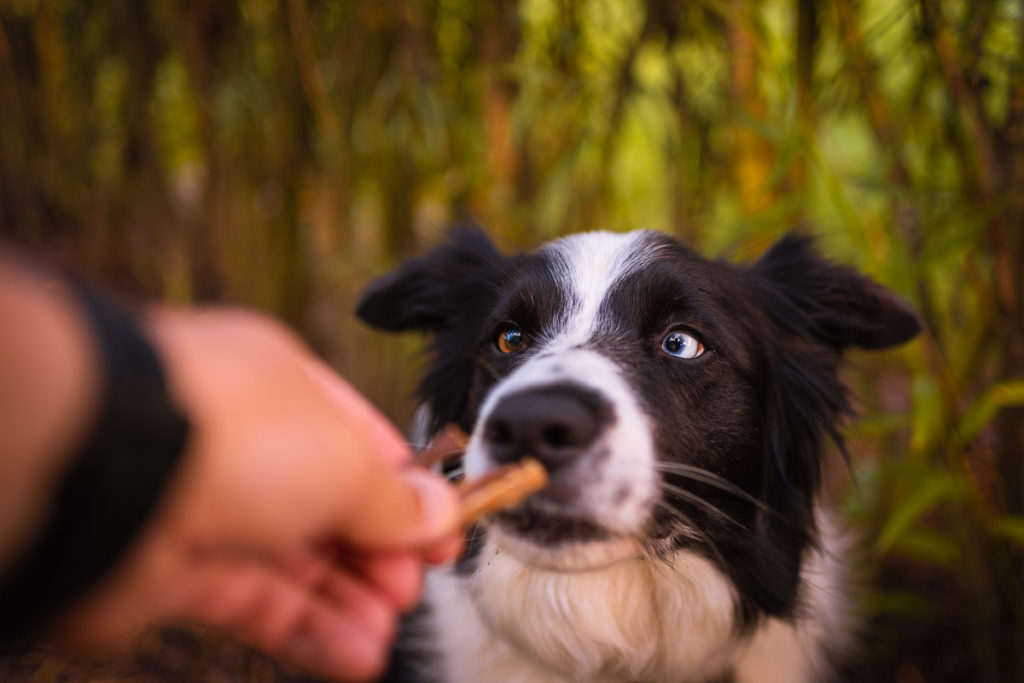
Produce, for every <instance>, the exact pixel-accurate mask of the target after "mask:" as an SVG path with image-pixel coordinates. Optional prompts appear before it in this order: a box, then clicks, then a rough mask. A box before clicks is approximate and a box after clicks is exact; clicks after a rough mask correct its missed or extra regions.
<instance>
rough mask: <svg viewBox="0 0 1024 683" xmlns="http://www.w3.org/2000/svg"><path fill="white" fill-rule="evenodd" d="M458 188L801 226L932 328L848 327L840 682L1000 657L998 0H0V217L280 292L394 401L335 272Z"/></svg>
mask: <svg viewBox="0 0 1024 683" xmlns="http://www.w3.org/2000/svg"><path fill="white" fill-rule="evenodd" d="M467 214H470V215H472V216H474V217H476V219H478V220H479V221H480V222H481V223H482V224H484V225H485V226H487V228H488V231H489V232H490V234H491V235H493V237H494V238H495V239H496V240H497V241H498V242H499V244H501V245H502V246H504V247H505V248H507V249H524V248H531V247H533V246H535V245H536V244H538V243H539V242H540V241H542V240H545V239H548V238H550V237H553V236H556V235H559V234H562V233H565V232H570V231H576V230H586V229H594V228H602V229H615V230H618V229H632V228H636V227H647V228H654V229H658V230H663V231H667V232H670V233H674V234H676V235H678V236H679V237H680V238H682V239H683V240H685V241H686V242H688V243H690V244H692V245H693V246H695V247H696V248H698V249H700V250H703V251H704V252H705V253H709V254H715V255H723V256H728V257H730V258H738V259H752V258H754V257H756V255H757V254H758V253H760V252H761V251H762V250H763V249H764V248H765V247H766V246H767V245H768V244H769V243H770V241H771V240H772V239H773V238H775V237H776V236H777V235H779V234H780V233H782V232H783V231H785V230H787V229H790V228H791V227H793V226H798V225H800V226H805V227H806V228H807V229H810V230H812V231H813V232H814V233H816V234H817V235H819V236H820V240H821V242H822V245H823V248H824V250H825V251H826V252H827V253H829V254H830V255H832V256H834V257H835V258H836V259H838V260H842V261H845V262H848V263H851V264H853V265H856V266H857V267H859V268H861V269H863V270H864V271H866V272H868V273H870V274H871V275H873V276H874V277H875V278H877V279H878V280H880V281H881V282H884V283H886V284H887V285H889V286H891V287H892V288H893V289H895V290H896V291H898V292H900V293H901V294H902V295H904V296H906V297H907V298H909V299H910V300H911V301H913V302H914V303H915V305H916V306H917V307H918V308H919V310H920V311H921V313H922V315H923V317H924V319H925V321H926V323H927V326H928V332H927V333H926V334H925V335H923V337H922V338H921V339H920V340H919V341H916V342H915V343H913V344H911V345H909V346H907V347H906V348H904V349H901V350H899V351H895V352H891V353H887V354H883V355H880V356H869V355H867V354H863V355H855V356H854V358H853V361H854V362H853V370H851V372H850V373H849V381H850V383H851V384H852V385H853V386H854V387H855V389H856V392H857V395H858V396H859V397H860V401H861V406H860V408H861V413H862V419H861V420H859V421H858V422H856V423H855V424H854V425H852V427H851V429H850V430H849V434H850V440H851V451H852V453H853V455H854V471H855V472H856V473H857V474H856V475H855V479H856V481H855V482H854V483H853V485H852V486H851V485H850V476H849V474H848V473H847V472H846V471H842V470H840V471H837V472H836V474H835V476H834V480H835V481H834V482H832V484H833V486H832V488H833V489H835V490H836V491H837V492H838V495H839V496H841V498H842V499H843V500H845V501H846V512H847V514H848V517H849V519H850V520H852V521H853V522H854V523H855V525H856V526H857V528H858V533H859V534H860V535H861V536H862V537H863V538H864V539H866V540H865V544H864V545H865V557H866V566H865V567H864V572H865V573H866V577H867V578H868V579H869V580H868V582H867V583H868V585H870V586H872V588H871V589H870V590H869V591H868V593H867V595H866V596H865V609H866V612H867V619H868V622H867V628H866V629H865V638H864V642H865V649H864V652H863V653H862V656H861V657H859V664H857V665H856V666H855V667H854V668H852V669H851V670H850V671H849V672H848V674H849V677H850V678H851V680H862V681H867V680H872V681H874V680H895V681H907V682H913V681H1020V680H1024V650H1022V648H1021V647H1020V645H1021V643H1024V589H1022V582H1021V571H1022V567H1024V562H1022V555H1024V516H1022V515H1024V302H1022V287H1021V284H1022V277H1021V272H1022V269H1024V2H1021V1H1020V0H857V1H854V0H834V1H833V2H815V1H814V0H760V1H756V0H755V1H742V0H694V1H693V2H672V1H671V0H582V1H580V2H572V1H570V0H520V1H519V2H515V1H513V0H489V1H487V2H476V1H475V0H374V1H369V0H363V1H355V0H353V1H348V2H326V1H319V2H318V1H314V0H222V1H221V0H186V1H184V2H182V1H176V0H153V1H151V2H145V3H141V2H136V1H135V0H111V2H107V3H88V2H76V1H74V0H6V1H4V2H0V229H2V234H3V236H4V237H5V238H6V239H7V240H8V241H13V242H16V243H20V244H23V245H28V246H29V247H30V248H32V249H35V250H41V251H44V252H45V253H47V254H48V255H49V256H50V258H53V259H56V260H58V261H60V262H62V263H64V264H65V265H67V266H69V267H71V268H72V269H74V270H76V271H78V272H81V273H84V274H86V275H87V276H88V277H90V278H92V279H94V280H97V281H100V282H103V283H106V284H108V285H110V286H111V287H114V288H116V289H118V290H120V291H123V292H132V293H134V294H135V295H137V296H145V297H147V298H159V299H163V300H165V301H169V302H174V303H183V302H191V301H222V302H224V301H226V302H237V303H244V304H248V305H254V306H258V307H260V308H263V309H265V310H269V311H271V312H273V313H275V314H278V315H280V316H283V317H284V318H286V319H287V320H289V321H290V322H291V323H293V324H294V325H295V326H296V327H298V328H299V329H300V330H301V331H302V332H303V333H304V334H305V335H306V336H307V338H308V339H309V340H310V341H311V343H312V344H313V345H314V346H315V347H316V348H317V349H318V350H319V351H320V352H321V353H322V354H323V355H324V356H325V357H326V358H327V359H328V360H329V361H330V362H331V363H333V364H334V365H335V366H336V367H338V368H339V369H340V370H341V371H342V372H343V373H344V374H345V375H346V376H348V377H349V378H350V379H352V381H353V382H354V383H355V384H356V385H357V386H358V387H360V388H361V389H362V390H363V391H365V392H366V393H368V394H369V395H370V396H371V397H372V398H373V399H374V400H375V401H377V402H378V404H380V405H381V406H383V407H384V409H385V410H386V411H388V412H389V414H391V415H392V416H393V417H394V418H395V419H396V420H398V421H400V422H402V421H405V420H407V419H408V415H409V395H410V392H411V388H412V386H413V382H414V377H415V373H416V369H417V366H416V361H415V360H414V359H415V350H416V349H417V348H418V344H419V342H418V341H416V340H412V339H397V340H396V339H388V338H384V337H380V336H376V335H372V334H371V333H369V332H368V331H366V330H364V329H362V328H360V327H359V326H358V325H357V324H356V323H354V321H353V320H352V319H351V316H350V310H351V303H352V300H353V297H354V296H355V295H356V293H357V292H358V290H359V288H360V287H361V286H362V285H363V284H365V282H366V281H367V280H368V279H369V278H370V277H372V276H374V275H377V274H380V273H381V272H383V271H384V270H385V269H387V268H388V267H390V266H393V265H394V264H395V263H396V262H397V260H398V259H400V258H402V257H405V256H407V255H409V254H412V253H414V252H415V251H417V250H419V249H421V248H423V247H425V246H428V245H430V244H433V243H436V242H437V241H438V240H440V239H442V237H443V231H444V229H445V227H446V226H447V225H448V224H449V223H450V222H452V221H453V220H458V219H460V218H461V217H463V216H465V215H467Z"/></svg>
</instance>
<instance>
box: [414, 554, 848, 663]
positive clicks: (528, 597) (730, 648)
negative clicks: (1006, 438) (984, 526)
mask: <svg viewBox="0 0 1024 683" xmlns="http://www.w3.org/2000/svg"><path fill="white" fill-rule="evenodd" d="M826 542H827V543H833V544H834V543H835V538H829V539H826ZM833 562H835V558H834V557H832V558H831V559H829V551H826V552H825V554H818V553H812V554H811V555H810V556H809V557H808V559H807V561H806V562H805V565H806V568H807V572H808V580H807V583H806V585H805V587H804V590H805V602H806V604H805V609H804V611H803V613H802V615H801V617H800V618H799V619H798V620H797V621H796V622H795V623H786V622H783V621H779V620H777V619H769V620H766V621H765V622H763V623H761V624H760V625H759V626H757V627H756V629H755V630H754V631H753V633H750V634H746V635H741V634H739V633H738V632H737V630H736V629H735V628H734V626H735V625H734V622H733V619H734V615H735V599H736V596H735V594H734V591H733V589H732V585H731V583H730V582H729V581H728V580H727V579H726V578H725V577H724V576H722V575H721V573H720V572H719V571H718V570H717V569H716V568H715V567H714V566H713V565H712V564H711V563H710V562H708V561H707V560H705V559H704V558H702V557H700V556H698V555H696V554H693V553H690V552H685V551H684V552H679V553H677V554H676V555H675V556H674V557H672V558H671V559H670V560H657V559H646V558H645V559H630V560H625V561H622V562H618V563H615V564H612V565H610V566H606V567H603V568H600V569H596V570H592V571H583V572H557V571H547V570H543V569H537V568H535V567H531V566H529V565H526V564H524V563H522V562H520V561H519V560H517V559H516V558H515V557H513V556H511V555H509V554H508V553H507V552H505V551H504V549H503V548H502V546H501V545H500V544H499V543H498V542H496V541H494V540H489V541H488V543H487V544H486V545H485V547H484V550H483V552H482V554H481V555H480V558H479V567H478V569H477V571H476V573H474V574H473V575H471V576H459V575H457V574H455V573H453V572H451V571H445V572H437V573H434V574H432V575H431V576H430V577H429V578H428V588H429V590H428V593H429V596H430V603H431V607H432V608H433V609H432V617H431V618H432V620H433V623H432V626H433V628H434V631H435V632H436V633H438V634H439V635H440V638H441V645H442V648H441V649H442V651H443V652H444V661H443V671H442V672H440V674H441V679H442V680H445V681H450V682H451V683H460V682H466V683H470V682H472V683H491V682H494V683H498V682H508V683H514V682H517V681H521V682H523V683H527V682H537V683H568V682H569V681H578V682H583V681H587V682H594V683H611V682H612V681H649V682H651V683H657V682H664V683H685V682H687V681H694V682H699V681H705V680H707V679H711V678H714V677H715V676H718V675H722V674H723V673H725V672H727V671H729V670H730V669H732V668H733V667H735V677H736V681H737V683H776V682H777V683H804V682H806V681H810V680H814V679H813V676H815V675H820V674H821V673H822V672H823V671H824V668H823V666H824V663H823V662H820V661H818V652H820V650H821V648H820V644H821V640H822V639H825V638H833V637H835V636H836V635H837V634H838V633H839V632H841V631H844V630H845V629H844V628H843V625H842V624H841V623H840V621H839V618H838V617H839V615H841V614H845V613H846V612H847V611H846V610H844V609H841V607H843V606H842V605H841V604H837V602H841V599H840V598H839V595H840V591H839V587H838V586H836V585H834V584H833V583H832V582H831V580H829V579H827V578H826V576H825V575H824V574H819V573H818V572H819V571H831V569H827V570H826V568H825V565H826V564H830V563H833ZM823 579H824V580H826V581H828V583H825V584H821V585H819V584H817V583H816V582H818V581H821V580H823Z"/></svg>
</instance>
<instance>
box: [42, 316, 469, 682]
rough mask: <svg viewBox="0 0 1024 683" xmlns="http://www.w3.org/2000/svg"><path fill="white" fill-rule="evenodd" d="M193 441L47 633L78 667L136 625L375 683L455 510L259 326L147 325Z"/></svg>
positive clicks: (182, 320) (453, 543)
mask: <svg viewBox="0 0 1024 683" xmlns="http://www.w3.org/2000/svg"><path fill="white" fill-rule="evenodd" d="M149 331H150V333H151V334H150V337H151V339H153V341H154V342H155V344H156V346H157V347H158V348H159V350H160V352H161V356H162V358H163V361H164V365H165V369H166V371H167V374H168V378H169V381H170V384H171V387H172V392H173V394H174V395H175V397H177V398H178V400H179V401H180V403H181V405H182V407H183V408H184V410H185V412H186V413H187V414H188V415H189V417H190V420H191V421H192V425H193V432H192V434H191V437H190V441H189V446H188V451H187V454H186V457H185V460H184V462H183V463H182V466H181V469H180V471H179V472H178V473H177V475H176V478H175V481H174V482H173V483H172V484H171V486H170V488H169V489H168V490H167V492H166V494H165V498H164V500H163V502H162V504H161V507H160V509H159V511H158V513H157V514H156V516H155V518H154V519H153V520H152V521H151V522H150V524H149V525H148V527H147V530H146V532H145V533H144V535H143V537H142V538H141V539H140V540H139V541H138V542H137V543H136V545H135V547H134V548H133V550H132V551H131V552H130V555H129V557H128V558H127V559H126V560H125V561H124V562H123V563H122V564H121V566H120V568H119V569H118V570H117V571H116V572H115V573H114V574H113V575H112V576H111V577H110V578H109V579H108V580H107V581H106V582H105V583H104V585H103V586H101V587H100V588H98V589H97V590H95V591H93V592H92V593H91V594H90V595H89V596H87V597H86V598H85V599H84V600H83V601H82V602H81V603H79V604H78V605H76V606H75V607H74V608H73V609H72V610H71V611H70V613H69V614H68V615H67V616H66V618H64V619H63V620H62V621H61V623H60V625H59V627H58V628H57V630H56V634H57V637H58V638H59V639H60V640H61V641H63V642H64V643H65V644H70V645H72V646H74V647H76V648H78V649H81V650H85V651H89V652H96V651H97V650H100V649H108V648H109V647H110V646H118V645H122V644H123V643H125V642H126V640H127V639H128V637H129V636H130V635H131V634H133V633H134V632H136V631H138V630H140V629H141V628H142V627H144V626H145V625H147V624H149V623H152V622H154V621H159V620H164V619H185V620H193V621H198V622H201V623H205V624H211V625H214V626H218V627H221V628H223V629H226V630H227V631H229V632H231V633H233V634H234V635H237V636H238V637H240V638H241V639H243V640H246V641H248V642H250V643H252V644H253V645H256V646H257V647H259V648H261V649H263V650H266V651H267V652H269V653H271V654H275V655H277V656H280V657H282V658H284V659H286V660H288V661H291V662H292V663H294V664H297V665H299V666H301V667H303V668H305V669H308V670H310V671H312V672H314V673H316V674H318V675H321V676H325V677H329V678H334V679H339V680H362V679H367V678H371V677H373V676H375V675H379V674H380V673H381V671H382V668H383V666H384V664H385V662H386V656H387V652H388V649H389V645H390V643H391V640H392V639H393V637H394V633H395V629H396V623H397V618H398V615H399V613H400V612H401V611H402V610H405V609H407V608H409V607H411V606H412V605H413V604H415V602H416V600H417V598H418V596H419V592H420V587H421V574H422V569H423V565H424V562H426V561H429V562H443V561H447V560H450V559H453V558H454V557H455V556H456V554H457V552H458V550H459V547H460V545H461V542H460V540H459V538H458V535H457V525H458V521H457V519H458V503H457V500H456V497H455V494H454V490H453V489H452V488H451V487H449V486H448V485H447V484H446V483H444V482H443V481H442V480H441V479H440V478H439V477H437V476H435V475H433V474H430V473H427V472H425V471H423V470H420V469H418V468H414V467H412V466H410V465H409V459H410V453H409V451H408V448H407V447H406V446H405V444H404V442H403V440H402V439H401V437H400V436H399V434H398V433H397V432H396V431H395V430H394V428H393V427H392V426H391V425H390V424H389V423H388V422H387V420H386V419H384V418H383V417H382V416H381V415H380V414H379V413H378V412H377V411H376V410H375V409H374V408H373V407H372V406H370V404H369V403H367V402H366V401H365V399H363V398H362V397H361V396H359V395H358V394H357V393H356V392H355V391H354V390H353V389H352V388H351V387H349V386H348V385H347V384H345V383H344V382H343V381H342V380H341V379H340V378H338V377H337V376H336V375H335V374H334V373H333V372H331V371H330V370H329V369H328V368H326V366H323V365H322V364H320V363H319V362H318V361H316V360H315V358H313V357H312V355H311V354H310V353H309V352H308V351H307V350H306V349H305V348H304V347H303V346H302V345H301V344H300V343H299V342H298V341H297V340H296V339H295V338H294V337H293V336H292V335H290V334H289V333H288V332H286V331H285V330H283V328H281V327H280V326H279V325H277V324H276V323H273V322H270V321H268V320H266V319H264V318H262V317H258V316H255V315H253V314H248V313H241V312H237V311H206V312H192V313H186V312H159V313H156V314H154V315H153V316H152V317H151V319H150V321H149Z"/></svg>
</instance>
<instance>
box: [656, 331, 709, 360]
mask: <svg viewBox="0 0 1024 683" xmlns="http://www.w3.org/2000/svg"><path fill="white" fill-rule="evenodd" d="M661 350H662V351H664V352H665V353H667V354H668V355H670V356H675V357H676V358H687V359H689V358H696V357H697V356H699V355H701V354H702V353H704V345H703V344H701V343H700V342H699V341H697V339H696V338H695V337H694V336H693V335H689V334H686V333H685V332H678V331H677V332H669V333H668V334H667V335H666V336H665V338H664V339H663V340H662V342H661Z"/></svg>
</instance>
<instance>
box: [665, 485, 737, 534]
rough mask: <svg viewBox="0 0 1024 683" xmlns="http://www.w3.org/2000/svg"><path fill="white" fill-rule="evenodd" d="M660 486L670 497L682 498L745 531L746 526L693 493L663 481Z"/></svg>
mask: <svg viewBox="0 0 1024 683" xmlns="http://www.w3.org/2000/svg"><path fill="white" fill-rule="evenodd" d="M660 486H661V488H662V489H663V490H665V491H668V492H669V493H671V494H672V495H674V496H678V497H680V498H682V499H683V500H685V501H688V502H690V503H694V504H695V505H699V506H700V507H702V508H704V509H705V510H710V511H711V512H713V513H715V514H716V515H718V516H719V517H721V518H722V519H724V520H726V521H729V522H732V523H733V524H735V525H736V526H738V527H740V528H741V529H746V526H744V525H743V524H742V523H741V522H739V521H738V520H737V519H736V518H734V517H733V516H732V515H730V514H729V513H727V512H725V511H724V510H722V509H721V508H719V507H718V506H717V505H715V504H714V503H710V502H708V501H706V500H704V499H703V498H701V497H700V496H698V495H697V494H696V493H693V492H692V491H687V490H686V489H684V488H682V487H679V486H675V485H673V484H669V483H668V482H665V481H663V482H660Z"/></svg>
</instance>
